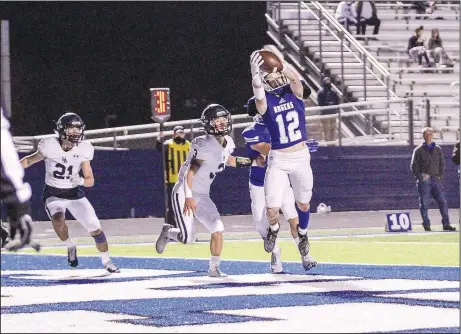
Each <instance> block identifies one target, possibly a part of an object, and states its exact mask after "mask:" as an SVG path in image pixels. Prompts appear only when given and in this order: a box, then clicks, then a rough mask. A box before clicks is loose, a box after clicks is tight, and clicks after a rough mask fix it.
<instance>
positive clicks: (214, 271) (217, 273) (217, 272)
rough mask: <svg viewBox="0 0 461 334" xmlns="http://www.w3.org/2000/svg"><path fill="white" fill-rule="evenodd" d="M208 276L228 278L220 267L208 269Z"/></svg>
mask: <svg viewBox="0 0 461 334" xmlns="http://www.w3.org/2000/svg"><path fill="white" fill-rule="evenodd" d="M208 276H209V277H227V274H225V273H223V272H222V271H221V270H219V268H218V267H214V268H210V269H208Z"/></svg>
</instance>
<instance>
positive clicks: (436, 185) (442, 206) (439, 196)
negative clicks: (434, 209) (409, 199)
mask: <svg viewBox="0 0 461 334" xmlns="http://www.w3.org/2000/svg"><path fill="white" fill-rule="evenodd" d="M417 183H418V194H419V211H420V212H421V217H422V218H423V225H424V226H430V225H431V221H430V219H429V216H428V214H427V211H428V209H429V202H430V200H431V197H433V198H434V199H435V201H436V202H437V206H438V207H439V210H440V214H441V215H442V225H443V226H448V225H450V220H449V218H448V205H447V200H446V198H445V193H444V192H443V188H442V181H441V180H439V179H438V178H436V177H434V176H431V177H430V178H429V180H427V181H417Z"/></svg>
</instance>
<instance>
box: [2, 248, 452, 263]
mask: <svg viewBox="0 0 461 334" xmlns="http://www.w3.org/2000/svg"><path fill="white" fill-rule="evenodd" d="M61 247H62V246H61ZM77 247H81V246H77ZM44 248H45V247H44ZM2 252H3V251H2ZM5 253H9V252H5ZM9 254H12V253H9ZM14 254H15V255H22V256H61V257H67V255H66V254H42V253H35V254H25V253H14ZM79 257H100V256H99V255H82V256H79ZM113 257H114V258H118V257H120V258H125V259H130V258H132V259H164V260H168V259H177V260H209V259H210V258H209V257H189V258H185V257H179V256H169V257H159V256H135V255H130V256H128V255H119V256H113ZM221 261H229V262H263V263H266V262H268V261H269V260H239V259H221ZM283 263H300V261H283ZM318 264H319V265H322V264H341V265H348V266H382V267H383V266H398V267H435V268H438V267H443V268H459V266H449V265H434V264H393V263H390V264H382V263H381V264H377V263H354V262H319V263H318Z"/></svg>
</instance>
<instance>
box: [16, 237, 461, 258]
mask: <svg viewBox="0 0 461 334" xmlns="http://www.w3.org/2000/svg"><path fill="white" fill-rule="evenodd" d="M154 240H155V239H154ZM278 242H279V245H280V247H281V248H282V261H299V260H300V256H299V253H298V250H297V248H296V246H295V243H294V242H293V240H290V239H285V238H283V239H282V238H280V239H279V241H278ZM310 243H311V251H310V254H311V255H312V256H313V257H314V258H315V259H316V260H317V261H318V262H320V263H321V262H336V263H369V264H413V265H449V266H459V264H460V261H459V253H460V252H459V251H460V247H459V233H434V234H386V235H382V236H354V235H352V236H348V237H336V238H333V237H323V238H311V241H310ZM24 252H27V253H31V252H33V251H32V250H24ZM42 253H43V254H66V249H65V247H64V246H63V247H50V248H47V247H45V248H43V249H42ZM97 253H98V252H97V250H96V248H95V247H93V246H79V255H97ZM110 253H111V256H146V257H158V256H159V255H158V254H157V253H156V252H155V248H154V242H152V243H151V244H112V245H111V246H110ZM161 256H162V257H181V258H209V256H210V253H209V244H208V242H206V241H205V242H198V243H195V244H191V245H183V244H180V243H170V244H169V245H168V246H167V248H166V250H165V252H164V253H163V254H162V255H161ZM222 259H237V260H267V261H269V259H270V256H269V254H268V253H266V252H265V251H264V249H263V244H262V240H232V241H227V242H226V241H225V244H224V250H223V254H222Z"/></svg>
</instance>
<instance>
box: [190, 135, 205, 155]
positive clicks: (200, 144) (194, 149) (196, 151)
mask: <svg viewBox="0 0 461 334" xmlns="http://www.w3.org/2000/svg"><path fill="white" fill-rule="evenodd" d="M189 154H192V157H193V158H194V159H197V160H206V158H207V145H206V142H205V140H203V139H202V138H196V139H194V140H193V141H192V143H191V144H190V151H189Z"/></svg>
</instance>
